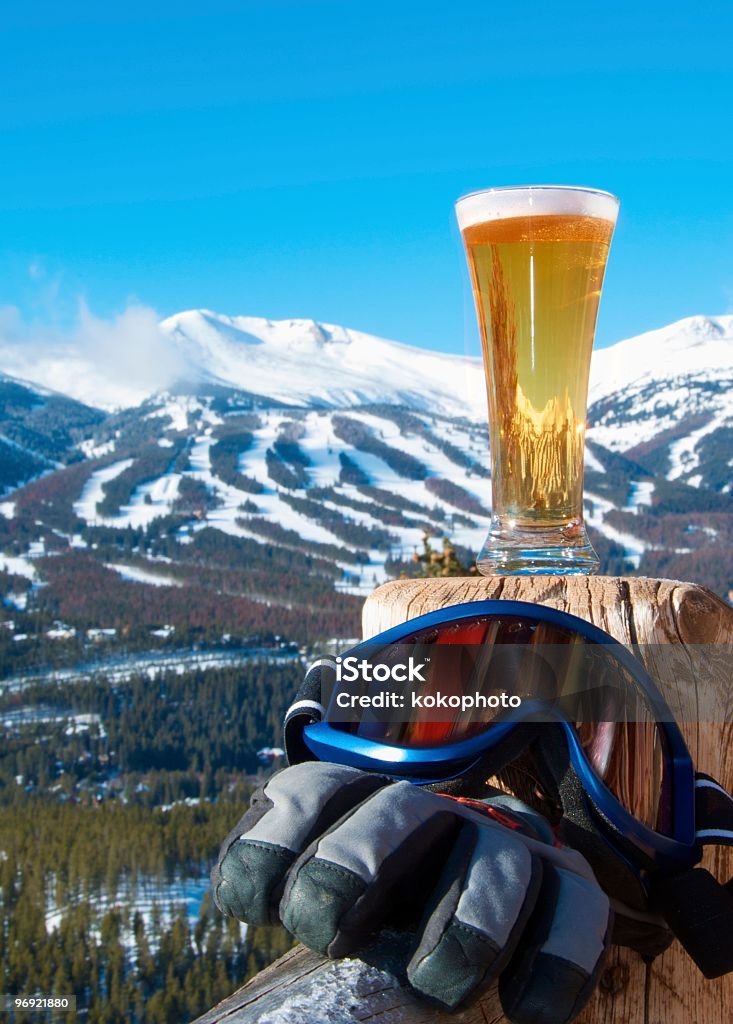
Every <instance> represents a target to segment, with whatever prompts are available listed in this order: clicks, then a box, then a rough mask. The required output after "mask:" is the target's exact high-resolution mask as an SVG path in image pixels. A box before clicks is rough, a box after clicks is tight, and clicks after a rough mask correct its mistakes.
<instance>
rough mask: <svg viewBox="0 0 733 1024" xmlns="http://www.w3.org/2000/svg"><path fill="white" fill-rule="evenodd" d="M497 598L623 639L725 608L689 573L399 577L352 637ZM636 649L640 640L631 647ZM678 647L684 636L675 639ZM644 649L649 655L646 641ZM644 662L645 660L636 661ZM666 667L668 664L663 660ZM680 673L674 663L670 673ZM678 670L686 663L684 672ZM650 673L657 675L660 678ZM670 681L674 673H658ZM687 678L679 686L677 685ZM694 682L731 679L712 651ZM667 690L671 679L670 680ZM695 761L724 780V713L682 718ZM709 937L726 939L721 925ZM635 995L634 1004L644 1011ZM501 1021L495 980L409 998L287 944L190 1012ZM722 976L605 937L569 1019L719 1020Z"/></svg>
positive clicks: (726, 866) (284, 1018) (283, 1022)
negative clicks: (451, 995) (614, 944)
mask: <svg viewBox="0 0 733 1024" xmlns="http://www.w3.org/2000/svg"><path fill="white" fill-rule="evenodd" d="M488 598H494V599H496V598H504V599H513V600H518V601H535V602H541V603H543V604H547V605H550V606H552V607H555V608H561V609H564V610H565V611H569V612H572V613H573V614H575V615H579V616H581V617H582V618H585V619H589V620H590V621H592V622H594V623H596V624H597V625H599V626H600V627H601V628H602V629H605V630H607V631H608V632H609V633H611V634H612V635H613V636H615V637H616V638H617V639H618V640H621V641H622V642H624V643H639V644H642V645H643V644H651V645H654V644H674V645H685V644H715V643H718V644H723V643H731V642H733V609H732V608H730V607H729V606H728V605H726V604H725V603H724V602H723V601H721V600H720V599H719V598H717V597H715V596H714V595H713V594H711V593H709V592H708V591H706V590H704V589H703V588H701V587H696V586H694V585H693V584H689V583H680V582H675V581H672V580H654V579H636V578H628V579H626V578H618V577H598V576H596V577H585V576H584V577H581V576H567V577H549V576H544V577H543V576H535V577H518V576H505V577H481V578H466V579H431V580H399V581H396V582H393V583H388V584H385V585H384V586H382V587H380V588H378V589H377V590H376V591H375V592H374V593H373V594H371V595H370V597H369V598H368V599H367V601H366V603H365V606H364V614H363V627H364V629H363V632H364V637H365V638H368V637H370V636H373V635H375V634H376V633H378V632H380V631H381V630H383V629H387V628H388V627H389V626H392V625H395V624H397V623H399V622H404V621H405V620H406V619H409V618H414V617H415V616H417V615H421V614H423V613H424V612H428V611H433V610H435V609H437V608H442V607H445V606H446V605H452V604H458V603H460V602H463V601H475V600H485V599H488ZM642 650H644V648H642ZM680 655H681V656H682V657H684V648H682V647H680ZM646 656H647V657H649V658H650V659H651V660H652V661H653V659H654V648H653V647H650V648H649V649H648V650H647V652H646ZM648 667H649V668H650V671H652V672H653V668H654V665H653V664H650V665H648ZM666 667H668V666H666ZM680 675H683V673H681V674H680ZM687 676H688V677H689V672H688V673H687ZM660 681H661V680H660ZM667 682H668V685H669V686H670V687H671V688H672V690H673V689H674V687H675V686H677V680H676V679H669V680H668V681H667ZM688 689H689V687H688ZM703 690H704V692H705V696H706V697H710V695H711V694H712V696H713V698H714V700H715V701H718V702H719V705H720V707H722V708H726V709H727V708H729V707H730V706H731V699H732V692H733V680H731V679H730V678H728V677H727V676H726V675H725V673H724V672H722V671H721V670H720V668H719V666H718V665H717V664H716V662H715V659H711V662H710V664H709V666H708V668H707V670H706V671H704V672H702V673H700V678H698V679H697V686H696V688H695V692H690V693H687V692H686V693H683V694H680V693H677V694H676V696H677V698H678V699H683V700H689V701H691V702H694V701H696V700H697V699H698V697H699V696H700V693H701V692H702V691H703ZM670 692H672V691H670ZM682 729H683V732H684V734H685V738H686V740H687V742H688V744H689V747H690V752H691V753H692V756H693V758H694V759H695V761H696V764H697V766H698V768H699V769H700V770H702V771H706V772H709V773H710V774H711V775H713V776H714V777H715V778H717V779H718V780H719V781H720V782H721V783H722V784H723V785H724V786H726V788H728V789H733V742H731V741H732V740H733V721H732V720H731V716H730V715H729V716H728V723H727V724H726V725H719V724H718V725H712V724H710V723H707V724H701V725H696V724H690V723H686V724H684V723H683V724H682ZM705 863H706V865H707V866H709V867H711V869H712V870H714V871H715V872H716V874H719V875H720V876H722V875H725V876H726V877H728V876H730V875H733V857H732V856H731V854H730V852H729V851H723V850H718V851H716V852H715V853H712V854H710V855H708V856H707V857H706V861H705ZM721 941H731V937H730V936H721ZM645 1004H646V1013H645ZM357 1021H378V1022H379V1024H441V1022H442V1024H448V1022H455V1024H503V1022H505V1021H506V1018H505V1017H504V1016H503V1015H502V1012H501V1007H500V1006H499V1002H498V998H497V994H496V991H495V989H490V990H489V991H488V992H487V993H486V994H485V995H484V996H483V997H482V999H481V1000H480V1001H479V1002H477V1003H475V1004H473V1005H472V1006H471V1007H469V1008H468V1009H466V1010H464V1011H462V1012H459V1013H457V1014H446V1013H443V1012H441V1011H439V1010H436V1009H434V1008H432V1007H430V1006H428V1005H426V1004H425V1003H421V1002H418V1001H416V1000H415V999H414V998H413V997H412V996H411V995H410V994H409V992H407V991H406V990H405V989H404V988H403V987H402V986H401V985H400V982H399V981H398V980H397V977H396V976H395V975H394V974H392V973H390V972H389V971H384V970H378V969H377V968H375V967H374V966H369V965H367V964H365V963H362V962H361V961H358V960H345V961H337V962H332V961H328V960H324V959H323V958H322V957H319V956H317V955H316V954H314V953H311V952H310V951H308V950H305V949H304V948H303V947H297V948H296V949H295V950H293V951H291V952H290V953H288V954H286V956H284V957H282V958H281V959H280V960H279V961H277V962H276V963H275V964H273V965H271V966H270V967H268V968H267V969H266V970H265V971H263V972H261V974H259V975H258V976H257V977H256V978H254V979H253V980H252V981H251V982H249V984H247V985H245V986H244V987H243V988H241V989H240V990H239V991H238V992H235V993H234V994H233V995H232V996H231V997H230V998H229V999H227V1000H225V1001H224V1002H223V1003H220V1004H219V1006H217V1007H215V1008H214V1009H212V1010H210V1011H209V1013H207V1014H205V1015H204V1016H203V1017H201V1018H199V1021H198V1022H196V1024H255V1022H257V1024H354V1022H357ZM732 1021H733V979H731V978H726V979H721V980H718V981H706V980H705V979H704V978H703V977H702V975H701V974H700V972H699V971H698V970H697V968H696V967H695V966H694V964H693V963H692V961H691V960H690V959H689V958H688V957H687V956H686V954H685V953H684V952H683V950H682V949H681V948H680V947H679V946H678V945H677V943H675V944H674V945H673V946H672V947H671V948H670V949H669V950H668V951H667V953H665V955H664V956H662V957H660V958H659V959H657V960H656V961H655V962H654V964H653V965H652V966H651V968H647V967H646V966H645V964H644V963H643V962H642V961H641V959H640V958H639V957H638V956H636V955H635V954H633V953H630V952H628V951H626V950H621V949H618V948H614V949H613V950H612V951H611V955H610V957H609V960H608V962H607V966H606V968H605V971H604V974H603V978H602V981H601V984H600V985H599V986H598V989H597V991H596V993H595V995H594V997H593V999H592V1001H591V1003H590V1004H589V1006H588V1007H586V1009H585V1010H584V1012H583V1013H582V1015H581V1016H580V1017H579V1018H578V1024H731V1022H732Z"/></svg>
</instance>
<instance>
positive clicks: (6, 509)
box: [0, 501, 15, 519]
mask: <svg viewBox="0 0 733 1024" xmlns="http://www.w3.org/2000/svg"><path fill="white" fill-rule="evenodd" d="M0 516H4V517H5V518H6V519H13V518H14V517H15V502H14V501H0Z"/></svg>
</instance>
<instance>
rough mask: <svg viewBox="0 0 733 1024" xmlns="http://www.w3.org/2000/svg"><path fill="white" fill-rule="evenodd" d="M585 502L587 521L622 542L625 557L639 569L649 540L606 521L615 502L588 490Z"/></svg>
mask: <svg viewBox="0 0 733 1024" xmlns="http://www.w3.org/2000/svg"><path fill="white" fill-rule="evenodd" d="M583 504H584V517H585V522H586V523H587V524H588V525H589V526H592V527H593V528H594V529H595V530H598V532H599V533H602V534H603V535H604V537H608V539H609V540H613V541H615V542H616V543H617V544H620V545H621V547H622V548H623V549H624V558H626V559H627V560H628V561H629V562H631V564H632V565H633V566H634V568H635V569H638V568H639V563H640V561H641V556H642V555H643V554H644V552H645V551H646V550H647V549H648V548H649V547H650V545H649V544H648V543H647V541H644V540H641V539H640V538H639V537H635V536H634V535H633V534H632V533H627V532H626V531H624V530H618V529H616V527H615V526H611V525H610V524H609V523H607V522H606V521H605V518H604V517H605V515H606V513H607V512H610V511H611V509H612V508H614V505H613V503H612V502H610V501H608V499H607V498H602V497H600V495H598V494H590V493H588V491H586V492H585V495H584V499H583Z"/></svg>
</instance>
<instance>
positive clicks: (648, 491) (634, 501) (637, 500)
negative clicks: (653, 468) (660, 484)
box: [624, 480, 654, 513]
mask: <svg viewBox="0 0 733 1024" xmlns="http://www.w3.org/2000/svg"><path fill="white" fill-rule="evenodd" d="M653 494H654V484H653V482H652V481H651V480H632V481H631V484H630V487H629V496H628V498H627V499H626V504H625V505H624V511H625V512H634V513H636V512H638V511H639V509H640V508H641V506H642V505H651V503H652V495H653Z"/></svg>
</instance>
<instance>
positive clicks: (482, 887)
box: [407, 822, 542, 1009]
mask: <svg viewBox="0 0 733 1024" xmlns="http://www.w3.org/2000/svg"><path fill="white" fill-rule="evenodd" d="M541 882H542V862H541V860H540V858H539V857H536V856H533V855H532V853H531V852H530V851H529V849H528V848H527V846H526V844H525V843H523V842H522V841H521V839H519V838H518V837H517V836H515V835H513V834H512V832H510V831H509V830H508V829H501V830H500V829H496V828H493V827H492V828H486V827H484V826H482V825H479V824H476V823H474V822H466V823H465V824H464V825H463V827H462V829H461V832H460V834H459V836H458V837H457V839H456V841H455V843H454V846H453V849H452V851H451V854H450V856H449V858H448V860H447V862H446V864H445V869H444V871H443V875H442V877H441V879H440V882H439V883H438V886H437V887H436V889H435V891H434V893H433V896H432V898H431V900H430V903H429V904H428V906H427V908H426V912H425V917H424V919H423V927H422V933H421V936H420V940H419V944H418V946H417V949H416V950H415V952H414V954H413V956H412V958H411V959H410V962H409V964H408V967H407V977H408V980H409V982H410V984H411V985H412V987H413V988H414V989H415V990H416V991H417V992H419V993H420V994H421V995H423V996H427V997H429V998H431V999H434V1000H436V1001H438V1002H439V1003H441V1004H442V1005H444V1006H446V1007H448V1008H449V1009H454V1008H455V1007H456V1006H457V1005H458V1004H459V1003H460V1002H462V1001H463V1000H464V999H465V998H466V997H467V996H469V995H470V994H471V993H472V992H473V991H475V990H476V989H478V988H479V987H483V986H484V985H486V984H488V983H489V982H490V981H491V980H492V979H493V978H494V977H496V975H497V974H498V973H499V972H500V971H501V970H502V968H503V967H504V965H505V964H506V963H507V961H508V959H509V957H510V956H511V955H512V953H513V951H514V949H515V947H516V945H517V943H518V941H519V939H520V937H521V934H522V931H523V928H524V927H525V925H526V923H527V921H528V920H529V918H530V916H531V914H532V911H533V909H534V905H535V901H536V899H537V896H538V893H539V891H540V886H541Z"/></svg>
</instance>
